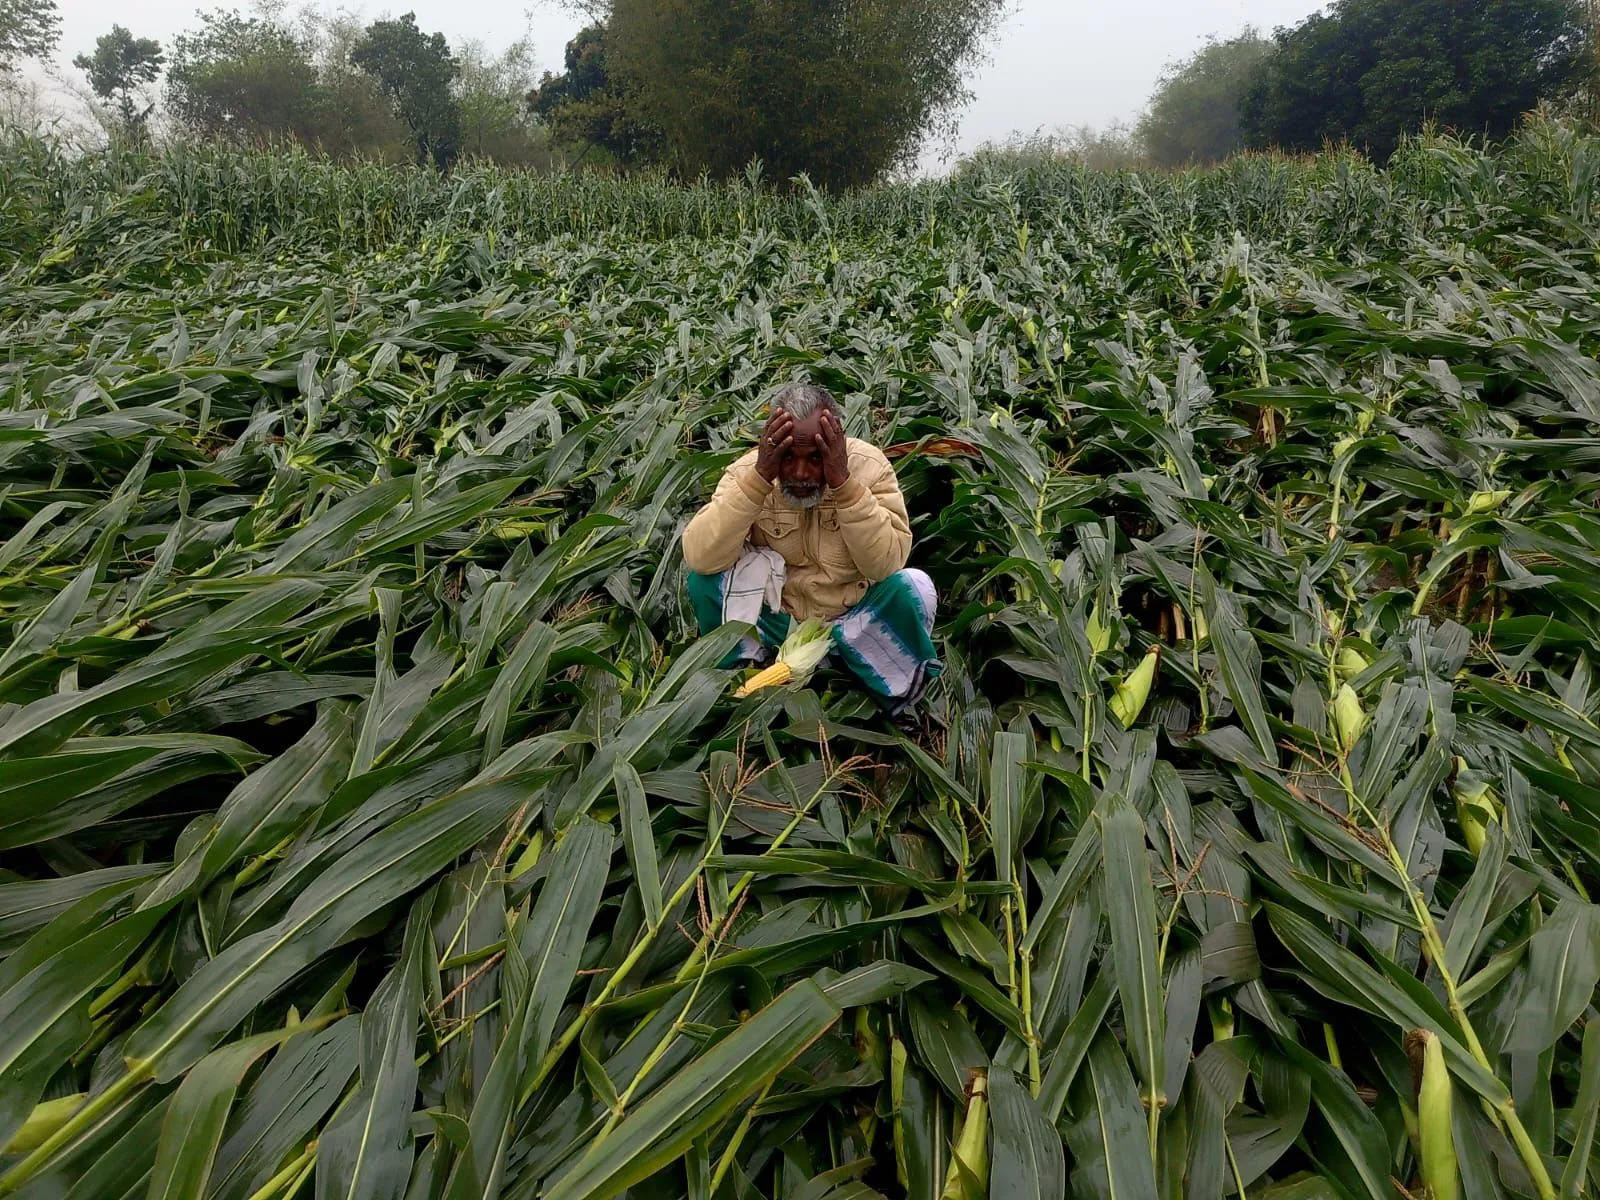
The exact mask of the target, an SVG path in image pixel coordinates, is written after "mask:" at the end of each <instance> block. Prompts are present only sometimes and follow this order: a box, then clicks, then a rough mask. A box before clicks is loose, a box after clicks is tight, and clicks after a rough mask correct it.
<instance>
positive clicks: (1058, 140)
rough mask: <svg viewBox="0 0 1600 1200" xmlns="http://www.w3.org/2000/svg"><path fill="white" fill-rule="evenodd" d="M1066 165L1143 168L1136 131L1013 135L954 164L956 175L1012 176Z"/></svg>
mask: <svg viewBox="0 0 1600 1200" xmlns="http://www.w3.org/2000/svg"><path fill="white" fill-rule="evenodd" d="M1066 164H1076V165H1078V166H1083V167H1087V168H1088V169H1089V170H1091V171H1124V170H1133V169H1136V168H1138V167H1141V166H1144V165H1146V158H1145V153H1144V147H1143V145H1142V144H1141V143H1140V140H1139V136H1138V132H1137V131H1136V130H1134V129H1132V128H1130V127H1129V126H1127V125H1124V124H1120V123H1117V122H1113V123H1112V124H1110V125H1108V126H1106V128H1104V129H1095V128H1094V127H1093V126H1090V125H1079V126H1076V127H1072V128H1067V129H1060V130H1057V131H1055V132H1054V133H1045V132H1044V131H1042V130H1039V131H1036V132H1034V133H1028V134H1024V133H1013V134H1012V135H1011V136H1010V137H1008V138H1006V139H1005V140H1004V141H998V142H997V141H987V142H984V143H983V144H982V145H980V146H979V147H978V148H977V149H976V150H974V151H972V152H971V153H970V154H966V155H963V156H962V158H961V161H960V162H958V163H957V164H956V174H957V175H959V176H968V177H970V176H973V175H982V174H1002V175H1016V174H1019V173H1022V172H1027V171H1036V170H1049V169H1051V168H1060V167H1061V166H1063V165H1066Z"/></svg>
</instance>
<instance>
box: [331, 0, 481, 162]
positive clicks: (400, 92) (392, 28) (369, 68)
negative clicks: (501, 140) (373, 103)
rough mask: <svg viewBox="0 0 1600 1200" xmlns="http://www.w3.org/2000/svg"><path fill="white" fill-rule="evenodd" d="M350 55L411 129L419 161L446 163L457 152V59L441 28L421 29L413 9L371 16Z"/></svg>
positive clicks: (451, 159)
mask: <svg viewBox="0 0 1600 1200" xmlns="http://www.w3.org/2000/svg"><path fill="white" fill-rule="evenodd" d="M350 61H351V62H352V63H353V64H354V65H355V66H357V67H359V68H360V69H361V70H363V71H365V72H366V73H367V74H368V75H370V76H372V78H374V79H375V80H377V81H378V84H379V86H380V87H382V88H383V91H384V94H385V95H387V96H388V97H389V100H390V102H391V103H392V104H393V105H394V111H395V115H396V116H397V117H399V118H400V120H401V121H402V122H404V124H405V126H406V128H408V129H409V130H411V136H412V139H413V141H414V142H415V145H416V153H417V161H418V162H419V163H432V164H434V165H436V166H439V167H448V166H449V165H450V164H451V162H453V161H454V160H455V157H456V155H457V154H459V153H460V152H461V109H460V106H459V105H458V104H457V102H456V98H455V96H454V95H453V94H452V92H451V85H452V83H453V82H454V81H455V78H456V76H457V75H458V74H459V73H460V69H461V68H460V65H459V64H458V63H457V62H456V60H455V58H454V57H453V56H452V55H451V53H450V45H449V43H448V42H446V41H445V37H444V34H442V33H433V34H425V33H423V32H422V30H420V29H419V28H417V18H416V14H415V13H406V14H405V15H404V16H402V17H400V18H399V19H398V20H382V21H374V22H373V23H372V24H371V25H369V26H367V31H366V34H365V36H363V37H362V39H361V41H359V42H358V43H356V45H355V46H354V48H352V49H351V51H350Z"/></svg>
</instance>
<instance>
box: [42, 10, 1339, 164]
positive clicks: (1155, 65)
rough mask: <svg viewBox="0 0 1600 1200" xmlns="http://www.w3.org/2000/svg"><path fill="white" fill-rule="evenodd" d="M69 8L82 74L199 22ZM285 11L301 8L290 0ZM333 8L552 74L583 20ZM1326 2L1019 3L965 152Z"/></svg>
mask: <svg viewBox="0 0 1600 1200" xmlns="http://www.w3.org/2000/svg"><path fill="white" fill-rule="evenodd" d="M58 3H59V4H60V9H61V18H62V22H61V24H62V38H61V49H60V53H59V55H58V58H59V66H60V68H61V69H62V70H63V72H64V73H66V74H68V75H73V76H75V75H76V72H74V71H73V70H72V68H71V67H70V66H69V65H68V64H70V62H71V60H72V57H73V55H75V54H78V53H80V52H82V51H85V50H89V49H92V47H93V46H94V40H95V38H96V37H97V36H99V35H100V34H101V33H104V32H105V31H106V30H107V29H108V28H110V26H111V24H112V23H113V22H120V23H122V24H124V25H127V26H128V27H130V28H131V29H132V30H133V32H134V33H135V34H138V35H139V36H142V37H156V38H159V39H160V40H161V41H162V42H163V43H165V42H167V41H169V40H170V39H171V37H172V35H173V34H175V33H178V32H179V31H181V30H183V29H185V28H188V27H189V26H191V25H193V24H194V18H195V11H196V0H141V2H140V3H138V4H129V3H127V0H58ZM203 6H204V7H206V8H214V7H225V8H226V7H235V6H237V7H240V8H244V9H247V10H248V9H249V8H250V7H251V0H205V3H204V5H203ZM321 6H322V5H320V4H319V5H318V7H321ZM285 7H286V8H289V9H297V8H298V7H300V5H299V4H298V3H296V0H288V3H286V4H285ZM331 7H335V8H338V7H342V8H345V9H347V10H349V11H352V12H355V13H357V14H359V15H361V16H363V17H366V18H369V19H370V18H372V17H377V16H380V15H382V14H384V13H386V12H389V13H400V12H405V11H407V10H408V9H409V10H415V12H416V14H417V21H418V23H419V24H420V25H421V26H422V27H423V28H424V29H429V30H432V29H439V30H442V31H443V32H444V34H445V36H446V37H448V38H450V40H451V41H457V40H459V39H463V38H478V39H480V40H482V41H483V42H484V43H486V44H487V45H488V46H490V47H497V46H501V45H504V44H506V43H508V42H510V41H512V40H514V39H516V38H518V37H520V36H522V35H523V34H524V33H527V34H529V35H531V37H532V39H533V43H534V47H535V49H536V51H537V53H538V56H539V59H540V62H541V65H543V66H546V67H550V68H552V69H557V68H559V66H560V63H561V53H562V48H563V47H564V46H565V45H566V42H567V39H568V38H570V37H571V36H572V34H573V33H574V32H575V31H576V30H577V29H578V27H579V25H580V24H581V23H582V22H581V20H580V18H578V17H576V16H574V15H572V14H571V13H570V12H568V11H566V10H565V9H563V8H562V7H560V6H559V5H556V4H553V3H544V4H539V5H537V6H536V7H534V8H531V9H528V8H525V7H521V6H519V5H517V4H514V3H513V4H493V3H482V2H478V3H474V2H473V0H375V2H368V3H361V2H359V0H350V2H347V3H345V4H342V5H338V4H335V5H332V6H331ZM1320 7H1322V5H1321V4H1320V3H1317V2H1315V0H1012V2H1011V7H1010V11H1009V14H1008V16H1007V17H1006V18H1005V20H1004V23H1003V25H1002V27H1001V29H1000V31H999V35H998V36H997V37H996V38H995V40H994V41H993V43H992V44H991V45H990V47H989V49H988V54H987V56H986V60H985V61H984V62H983V63H981V64H980V65H979V66H978V67H977V69H976V70H975V71H974V72H973V74H972V77H971V87H972V90H973V92H975V93H976V99H974V100H973V102H972V103H971V105H969V106H968V108H967V109H966V110H965V112H964V113H963V114H962V118H961V129H960V133H959V135H958V138H957V145H956V148H957V150H958V151H965V150H970V149H972V148H973V147H975V146H977V145H978V144H979V143H981V142H983V141H985V140H987V139H990V138H1003V137H1005V136H1006V135H1007V134H1009V133H1011V132H1012V131H1014V130H1021V131H1024V132H1031V131H1032V130H1035V129H1039V128H1044V129H1047V130H1048V129H1052V128H1056V127H1058V126H1067V125H1093V126H1095V127H1097V128H1099V127H1103V126H1105V125H1107V124H1109V123H1110V122H1112V121H1115V120H1119V119H1120V120H1126V121H1132V120H1133V119H1134V118H1136V117H1137V115H1138V113H1139V110H1140V108H1141V107H1142V105H1143V104H1144V101H1145V97H1147V96H1148V95H1149V93H1150V87H1151V84H1152V83H1154V81H1155V78H1156V75H1157V74H1158V73H1159V72H1160V70H1161V67H1162V65H1163V64H1165V63H1166V62H1168V61H1170V60H1172V59H1175V58H1180V57H1182V56H1183V55H1186V54H1189V53H1190V52H1192V51H1193V50H1195V49H1197V48H1198V47H1199V46H1200V45H1201V44H1202V43H1203V42H1204V40H1205V38H1206V35H1208V34H1212V33H1217V34H1222V35H1229V34H1232V33H1235V32H1237V31H1238V30H1239V29H1241V28H1243V27H1244V26H1245V25H1248V24H1254V25H1257V26H1259V27H1261V28H1262V29H1263V30H1264V31H1270V30H1271V29H1272V28H1273V26H1275V25H1287V24H1292V23H1294V22H1295V21H1298V20H1299V19H1300V18H1302V17H1304V16H1306V15H1307V14H1308V13H1311V12H1314V11H1316V10H1317V9H1319V8H1320ZM927 165H930V166H931V165H933V163H932V161H931V158H930V161H929V163H928V164H927Z"/></svg>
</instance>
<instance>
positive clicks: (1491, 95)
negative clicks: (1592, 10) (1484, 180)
mask: <svg viewBox="0 0 1600 1200" xmlns="http://www.w3.org/2000/svg"><path fill="white" fill-rule="evenodd" d="M1591 36H1592V35H1591V33H1590V29H1589V26H1588V23H1587V21H1586V19H1585V14H1584V10H1583V8H1582V7H1581V5H1580V4H1578V3H1576V0H1493V2H1492V3H1464V2H1463V0H1335V3H1333V4H1332V5H1331V6H1330V7H1329V8H1328V10H1327V11H1326V12H1325V13H1317V14H1314V15H1312V16H1310V17H1308V18H1306V20H1304V21H1302V22H1301V23H1300V24H1299V25H1297V26H1295V27H1294V28H1293V29H1280V30H1279V31H1278V33H1277V42H1278V53H1277V54H1275V55H1273V56H1272V58H1271V59H1269V60H1268V61H1267V63H1266V64H1265V68H1264V70H1263V71H1262V72H1261V74H1260V76H1259V77H1258V79H1257V80H1256V82H1255V84H1254V85H1253V86H1252V87H1251V89H1250V91H1249V94H1248V95H1247V96H1246V97H1245V100H1244V103H1243V106H1242V109H1241V113H1242V118H1243V125H1244V135H1245V141H1246V143H1247V144H1248V145H1250V146H1252V147H1257V148H1266V147H1279V148H1281V149H1284V150H1292V151H1307V150H1315V149H1318V148H1319V147H1320V146H1322V145H1323V143H1324V142H1328V141H1340V140H1348V141H1350V142H1352V143H1354V144H1355V145H1357V146H1358V147H1360V148H1362V149H1364V150H1367V151H1368V152H1370V153H1371V154H1373V155H1374V156H1376V157H1377V158H1378V159H1380V160H1382V159H1387V158H1388V156H1389V155H1390V154H1392V153H1393V152H1394V149H1395V147H1396V146H1397V145H1399V142H1400V138H1401V136H1402V135H1403V134H1405V133H1407V132H1409V131H1413V130H1416V129H1418V128H1420V127H1421V126H1422V125H1423V123H1424V122H1428V121H1432V122H1436V123H1438V124H1440V125H1442V126H1445V127H1447V128H1450V129H1454V130H1457V131H1459V132H1461V133H1465V134H1481V135H1487V136H1489V137H1492V138H1499V137H1503V136H1505V135H1506V134H1507V133H1509V132H1510V131H1511V130H1512V128H1513V127H1514V126H1515V125H1516V123H1517V121H1518V119H1519V118H1521V117H1522V116H1523V114H1525V113H1526V112H1528V111H1529V110H1530V109H1532V108H1533V107H1534V106H1535V105H1537V104H1538V103H1539V102H1540V100H1542V99H1546V98H1551V97H1556V96H1559V95H1561V94H1562V93H1564V92H1565V91H1566V90H1567V89H1568V88H1569V87H1571V86H1572V85H1573V84H1574V83H1575V82H1576V81H1577V80H1578V78H1579V76H1580V73H1581V72H1582V71H1583V70H1584V68H1585V56H1586V53H1587V51H1588V49H1589V45H1590V38H1591Z"/></svg>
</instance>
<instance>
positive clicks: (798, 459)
mask: <svg viewBox="0 0 1600 1200" xmlns="http://www.w3.org/2000/svg"><path fill="white" fill-rule="evenodd" d="M820 415H821V410H820V409H819V410H818V411H817V412H814V413H812V414H811V415H810V416H809V417H807V418H805V420H803V421H802V420H798V419H797V420H796V421H795V423H794V444H793V445H791V446H790V447H789V449H788V451H787V452H786V453H785V454H784V456H783V461H782V462H780V463H779V464H778V485H779V486H780V487H781V488H782V489H783V494H784V497H785V498H786V499H787V500H788V501H789V502H790V503H791V504H796V505H799V506H800V507H801V508H809V507H810V506H811V505H813V504H815V503H816V502H817V501H818V500H820V499H822V484H823V479H822V442H821V440H820V439H819V438H818V436H817V420H818V417H819V416H820Z"/></svg>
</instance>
